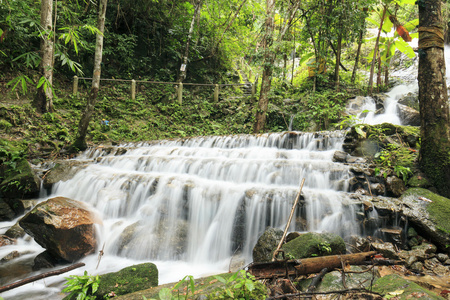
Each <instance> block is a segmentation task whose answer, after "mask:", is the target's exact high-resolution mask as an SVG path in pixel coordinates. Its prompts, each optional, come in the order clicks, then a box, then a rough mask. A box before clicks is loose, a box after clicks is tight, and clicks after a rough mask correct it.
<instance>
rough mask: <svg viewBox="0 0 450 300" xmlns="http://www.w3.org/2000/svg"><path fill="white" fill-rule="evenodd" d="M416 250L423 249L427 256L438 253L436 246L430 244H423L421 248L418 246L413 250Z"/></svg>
mask: <svg viewBox="0 0 450 300" xmlns="http://www.w3.org/2000/svg"><path fill="white" fill-rule="evenodd" d="M415 249H422V250H424V251H425V253H427V254H431V253H436V251H437V248H436V246H435V245H433V244H429V243H422V244H420V245H419V246H416V247H414V248H413V250H415Z"/></svg>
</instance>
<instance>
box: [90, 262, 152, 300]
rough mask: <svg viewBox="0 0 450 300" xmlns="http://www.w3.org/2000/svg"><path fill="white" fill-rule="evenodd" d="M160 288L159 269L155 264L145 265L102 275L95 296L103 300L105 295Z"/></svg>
mask: <svg viewBox="0 0 450 300" xmlns="http://www.w3.org/2000/svg"><path fill="white" fill-rule="evenodd" d="M155 286H158V269H157V267H156V265H155V264H153V263H143V264H139V265H134V266H130V267H127V268H125V269H122V270H120V271H119V272H115V273H107V274H104V275H100V284H99V287H98V290H97V292H96V293H95V295H96V296H97V298H98V299H103V297H104V296H105V295H108V294H112V293H114V294H115V295H117V296H119V295H126V294H129V293H133V292H136V291H141V290H145V289H149V288H151V287H155Z"/></svg>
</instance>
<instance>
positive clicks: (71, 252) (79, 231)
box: [19, 197, 101, 262]
mask: <svg viewBox="0 0 450 300" xmlns="http://www.w3.org/2000/svg"><path fill="white" fill-rule="evenodd" d="M100 223H101V221H100V219H99V218H97V217H96V216H95V214H94V213H93V212H92V211H91V210H90V209H89V208H88V207H87V206H86V205H85V204H84V203H82V202H79V201H75V200H72V199H69V198H64V197H55V198H52V199H49V200H47V201H44V202H41V203H39V204H38V205H36V207H34V209H33V210H31V211H30V212H29V213H27V214H26V215H25V216H24V217H23V218H22V219H21V220H20V221H19V225H20V226H21V227H22V228H23V229H24V230H25V232H26V233H27V234H29V235H31V236H32V237H33V238H34V240H35V241H36V242H37V243H38V244H39V245H41V246H42V247H44V248H45V249H47V252H48V254H49V255H51V256H52V257H54V258H55V259H63V260H65V261H68V262H73V261H76V260H79V259H80V258H82V257H84V256H86V255H88V254H91V253H93V252H94V251H95V249H96V245H97V241H96V237H95V227H94V226H95V224H100Z"/></svg>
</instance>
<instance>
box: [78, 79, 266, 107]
mask: <svg viewBox="0 0 450 300" xmlns="http://www.w3.org/2000/svg"><path fill="white" fill-rule="evenodd" d="M79 80H92V78H89V77H78V76H74V77H73V95H75V96H77V95H78V81H79ZM100 80H101V81H116V82H131V99H133V100H134V99H136V83H137V82H139V83H150V84H168V85H173V86H175V88H176V90H177V99H178V103H180V104H182V103H183V86H185V85H191V86H213V87H214V102H218V101H219V93H220V88H221V87H227V86H247V85H250V86H251V90H252V97H254V96H255V93H256V84H257V83H256V82H255V83H237V84H228V83H227V84H217V83H216V84H214V83H181V82H164V81H150V80H135V79H114V78H101V79H100Z"/></svg>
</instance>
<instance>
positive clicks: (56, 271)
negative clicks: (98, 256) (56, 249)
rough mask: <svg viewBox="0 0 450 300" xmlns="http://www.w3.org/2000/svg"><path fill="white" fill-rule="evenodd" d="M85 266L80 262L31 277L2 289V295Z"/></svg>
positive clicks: (0, 289)
mask: <svg viewBox="0 0 450 300" xmlns="http://www.w3.org/2000/svg"><path fill="white" fill-rule="evenodd" d="M84 265H85V264H84V263H82V262H80V263H76V264H74V265H71V266H68V267H65V268H62V269H59V270H54V271H50V272H46V273H42V274H39V275H36V276H31V277H28V278H25V279H22V280H19V281H16V282H14V283H11V284H8V285H5V286H2V287H0V293H3V292H6V291H9V290H12V289H15V288H16V287H19V286H22V285H25V284H27V283H30V282H33V281H36V280H39V279H42V278H46V277H50V276H55V275H59V274H63V273H66V272H69V271H72V270H73V269H77V268H80V267H83V266H84Z"/></svg>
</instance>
